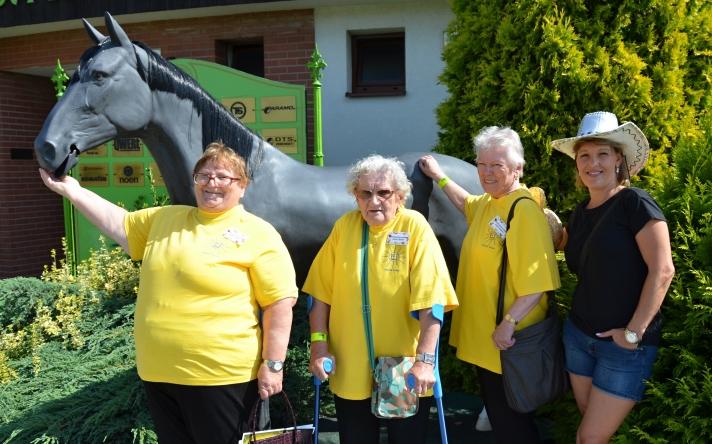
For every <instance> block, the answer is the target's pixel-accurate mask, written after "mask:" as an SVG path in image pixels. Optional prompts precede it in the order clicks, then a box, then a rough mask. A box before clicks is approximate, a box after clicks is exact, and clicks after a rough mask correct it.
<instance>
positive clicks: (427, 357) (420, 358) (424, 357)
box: [415, 353, 435, 366]
mask: <svg viewBox="0 0 712 444" xmlns="http://www.w3.org/2000/svg"><path fill="white" fill-rule="evenodd" d="M415 362H424V363H426V364H430V365H432V366H435V355H434V354H432V353H417V354H416V355H415Z"/></svg>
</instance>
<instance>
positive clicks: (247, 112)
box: [220, 97, 256, 123]
mask: <svg viewBox="0 0 712 444" xmlns="http://www.w3.org/2000/svg"><path fill="white" fill-rule="evenodd" d="M220 103H222V106H224V107H225V109H227V110H228V111H230V114H232V115H233V116H235V117H237V118H238V119H240V121H241V122H242V123H255V121H256V120H255V98H254V97H232V98H226V99H222V100H220Z"/></svg>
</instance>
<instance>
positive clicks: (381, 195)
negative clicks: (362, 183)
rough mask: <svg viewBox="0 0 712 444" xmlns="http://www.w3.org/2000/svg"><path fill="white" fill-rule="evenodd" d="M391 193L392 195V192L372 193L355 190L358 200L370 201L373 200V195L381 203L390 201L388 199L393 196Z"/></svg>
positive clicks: (379, 191) (380, 191)
mask: <svg viewBox="0 0 712 444" xmlns="http://www.w3.org/2000/svg"><path fill="white" fill-rule="evenodd" d="M393 193H394V191H393V190H378V191H376V192H375V193H373V192H372V191H370V190H357V191H356V196H357V197H358V198H359V199H363V200H371V199H373V196H374V194H375V196H376V199H378V200H379V201H381V202H383V201H384V200H388V199H390V197H391V196H393Z"/></svg>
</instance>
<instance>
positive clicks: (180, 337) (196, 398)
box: [40, 143, 297, 444]
mask: <svg viewBox="0 0 712 444" xmlns="http://www.w3.org/2000/svg"><path fill="white" fill-rule="evenodd" d="M40 175H41V177H42V180H43V181H44V183H45V185H46V186H47V187H48V188H49V189H50V190H52V191H54V192H56V193H58V194H60V195H62V196H64V197H66V198H67V199H69V201H70V202H72V204H73V205H74V206H75V207H76V208H77V209H78V210H79V211H81V212H82V214H83V215H84V216H86V217H87V218H88V219H89V220H90V221H91V222H92V223H94V224H95V225H96V226H97V227H98V228H99V229H100V230H101V231H102V232H103V233H105V234H106V235H107V236H109V237H110V238H112V239H113V240H114V241H116V242H117V243H118V244H119V245H120V246H121V247H122V248H123V249H124V250H125V251H127V252H128V253H129V255H130V256H131V258H132V259H134V260H142V261H143V263H142V266H141V275H140V283H139V292H138V298H137V301H136V313H135V329H134V331H135V338H136V366H137V369H138V375H139V377H140V378H141V380H142V381H143V383H144V387H145V390H146V394H147V399H148V407H149V410H150V412H151V416H152V418H153V422H154V425H155V428H156V432H157V435H158V439H159V441H160V442H162V443H216V444H217V443H220V444H224V443H233V442H237V441H238V440H239V439H240V438H241V437H242V432H243V430H244V428H245V427H246V422H247V420H248V416H249V412H250V409H251V408H252V406H253V404H254V403H255V402H256V400H257V397H258V396H260V397H261V398H263V399H264V398H267V397H269V396H271V395H273V394H275V393H279V392H280V391H281V390H282V367H283V364H284V360H285V357H286V353H287V344H288V341H289V333H290V329H291V322H292V306H293V305H294V303H295V301H296V297H297V288H296V285H295V273H294V266H293V264H292V262H291V259H290V257H289V253H288V252H287V248H286V247H285V245H284V243H283V242H282V239H281V237H280V236H279V234H278V233H277V232H276V230H275V229H274V228H273V227H272V226H271V225H270V224H268V223H267V222H266V221H264V220H262V219H260V218H258V217H256V216H254V215H252V214H250V213H248V212H247V211H245V209H244V208H243V207H242V206H241V205H240V199H241V198H242V197H243V195H244V193H245V190H246V188H247V185H248V183H249V179H248V175H247V171H246V166H245V161H244V159H243V158H242V157H240V156H239V155H238V154H237V153H235V152H234V151H233V150H232V149H230V148H228V147H226V146H225V145H223V144H222V143H211V144H210V145H208V147H207V148H206V150H205V152H204V153H203V156H202V157H201V158H200V160H198V162H197V163H196V165H195V168H194V170H193V181H194V184H195V185H194V187H195V188H194V190H195V197H196V202H197V208H196V207H191V206H184V205H171V206H165V207H156V208H148V209H145V210H139V211H135V212H127V211H126V210H124V209H123V208H120V207H118V206H116V205H114V204H113V203H111V202H109V201H107V200H105V199H103V198H102V197H100V196H98V195H96V194H94V193H93V192H91V191H89V190H87V189H85V188H82V187H81V185H80V184H79V182H77V181H76V180H75V179H73V178H71V177H69V176H65V177H62V178H55V177H52V176H51V175H50V174H49V173H48V172H46V171H44V170H40ZM260 313H261V317H262V319H261V322H260Z"/></svg>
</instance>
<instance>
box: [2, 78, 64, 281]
mask: <svg viewBox="0 0 712 444" xmlns="http://www.w3.org/2000/svg"><path fill="white" fill-rule="evenodd" d="M53 104H54V97H53V89H52V84H51V83H50V82H49V80H48V79H46V78H43V77H34V76H27V75H21V74H9V73H2V72H0V278H6V277H12V276H38V275H39V274H40V273H41V272H42V267H43V265H45V264H49V259H50V250H51V249H52V248H55V249H57V250H58V251H61V243H60V240H61V238H62V236H63V235H64V226H63V216H62V201H61V199H60V198H59V197H58V196H57V195H56V194H54V193H52V192H51V191H49V190H47V189H46V188H45V186H44V184H43V183H42V180H41V179H40V177H39V174H38V173H37V162H36V161H35V160H34V158H33V156H32V143H33V141H34V138H35V136H36V135H37V133H38V132H39V129H40V127H41V126H42V121H43V120H44V117H45V116H46V115H47V113H48V112H49V110H50V109H51V108H52V105H53ZM12 157H15V159H13V158H12ZM18 157H19V158H18ZM23 157H29V159H25V158H23Z"/></svg>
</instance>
